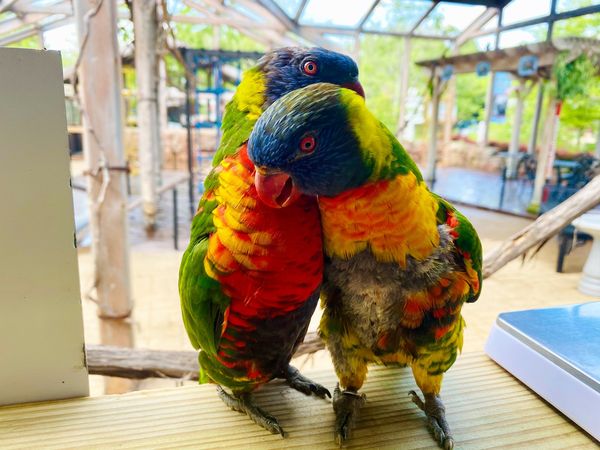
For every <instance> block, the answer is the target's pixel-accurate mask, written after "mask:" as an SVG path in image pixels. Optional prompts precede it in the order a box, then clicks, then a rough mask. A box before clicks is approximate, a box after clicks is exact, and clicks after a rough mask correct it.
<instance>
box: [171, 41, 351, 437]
mask: <svg viewBox="0 0 600 450" xmlns="http://www.w3.org/2000/svg"><path fill="white" fill-rule="evenodd" d="M357 76H358V69H357V67H356V64H355V63H354V61H353V60H352V59H350V58H349V57H347V56H344V55H341V54H338V53H334V52H330V51H327V50H323V49H301V48H283V49H279V50H275V51H273V52H270V53H267V54H266V55H265V56H264V57H263V58H261V60H260V61H259V62H258V64H257V65H256V66H255V67H254V68H252V69H250V70H248V71H246V72H245V74H244V76H243V79H242V82H241V83H240V85H239V86H238V88H237V91H236V93H235V95H234V97H233V99H232V100H231V102H230V103H229V104H228V105H227V107H226V110H225V118H224V122H223V127H222V129H223V138H222V143H221V145H220V147H219V149H218V152H217V153H216V155H215V158H214V163H213V165H214V166H215V167H214V168H213V170H212V171H211V173H210V174H209V175H208V177H207V179H206V181H205V193H204V195H203V197H202V199H201V200H200V203H199V206H198V211H197V213H196V215H195V217H194V219H193V221H192V228H191V238H190V243H189V246H188V248H187V250H186V251H185V253H184V254H183V258H182V261H181V266H180V270H179V294H180V297H181V308H182V313H183V322H184V324H185V328H186V330H187V333H188V336H189V338H190V340H191V342H192V344H193V346H194V347H195V348H196V349H200V353H199V363H200V381H201V382H213V383H216V384H218V385H219V386H218V388H217V390H218V393H219V396H220V397H221V398H222V399H223V401H224V402H225V403H226V404H227V405H228V406H230V407H231V408H232V409H235V410H237V411H240V412H244V413H246V414H248V416H249V417H250V418H251V419H252V420H254V421H255V422H256V423H258V424H259V425H261V426H263V427H264V428H266V429H267V430H269V431H271V432H272V433H280V434H282V435H283V434H284V433H283V430H282V428H281V426H280V425H279V423H278V422H277V420H276V419H275V418H274V417H272V416H270V415H269V414H267V413H266V412H264V411H262V410H261V409H260V408H258V407H257V406H255V405H254V403H253V402H252V398H251V392H252V391H253V390H254V389H256V388H257V387H259V386H261V385H262V384H265V383H267V382H268V381H270V380H271V379H273V378H278V377H279V378H284V379H286V380H287V382H288V384H289V385H290V386H291V387H293V388H295V389H297V390H299V391H301V392H304V393H305V394H307V395H310V394H311V393H314V394H316V395H317V396H320V397H324V396H325V395H329V396H331V395H330V394H329V391H327V389H325V388H324V387H322V386H319V385H318V384H316V383H313V382H312V381H310V380H308V379H307V378H305V377H303V376H302V375H301V374H300V373H299V372H298V370H296V369H295V368H294V367H292V366H290V365H289V362H290V359H291V357H292V355H293V354H294V352H295V349H296V347H297V346H298V345H299V344H300V343H301V342H302V340H303V339H304V336H305V334H306V330H307V328H308V324H309V321H310V318H311V316H312V314H313V312H314V309H315V307H316V304H317V302H318V298H319V290H320V285H321V281H322V271H323V248H322V236H321V232H320V222H319V211H318V206H317V204H316V201H315V200H314V198H311V197H307V196H301V197H300V198H298V199H296V200H297V201H296V202H295V203H294V204H293V205H291V206H290V207H289V208H287V209H286V210H285V211H283V210H275V209H272V208H270V207H267V206H265V205H264V204H263V203H262V202H260V201H259V199H258V197H257V194H256V188H255V186H254V166H253V165H252V163H251V162H250V161H249V160H248V157H247V150H246V141H247V139H248V137H249V135H250V132H251V131H252V128H253V126H254V123H255V122H256V120H257V119H258V118H259V117H260V115H261V114H262V112H263V110H264V109H265V108H266V107H268V106H269V105H270V104H271V103H272V102H273V101H274V100H276V99H277V98H279V97H281V96H282V95H284V94H286V93H288V92H290V91H292V90H293V89H296V88H299V87H303V86H306V85H308V84H311V83H316V82H320V81H324V80H325V81H328V82H331V83H339V84H344V85H347V86H349V87H351V88H353V89H355V91H356V92H359V93H362V87H361V86H360V84H359V82H358V79H357ZM222 386H224V387H227V388H228V389H229V390H231V394H230V393H228V392H227V391H225V390H224V389H223V388H222Z"/></svg>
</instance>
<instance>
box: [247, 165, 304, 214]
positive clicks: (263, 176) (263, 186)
mask: <svg viewBox="0 0 600 450" xmlns="http://www.w3.org/2000/svg"><path fill="white" fill-rule="evenodd" d="M254 184H255V186H256V192H257V193H258V197H259V198H260V199H261V200H262V201H263V203H265V204H266V205H268V206H270V207H271V208H285V207H286V206H288V205H291V204H292V203H294V202H295V201H296V200H297V199H298V197H300V191H298V189H296V186H294V181H293V180H292V178H291V177H290V176H289V175H288V174H287V173H285V172H273V171H270V170H267V169H264V168H262V167H257V168H256V174H255V175H254Z"/></svg>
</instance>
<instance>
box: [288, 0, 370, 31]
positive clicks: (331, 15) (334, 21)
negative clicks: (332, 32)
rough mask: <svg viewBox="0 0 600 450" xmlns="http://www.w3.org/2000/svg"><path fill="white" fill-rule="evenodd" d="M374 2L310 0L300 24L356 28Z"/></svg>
mask: <svg viewBox="0 0 600 450" xmlns="http://www.w3.org/2000/svg"><path fill="white" fill-rule="evenodd" d="M373 1H374V0H350V1H349V0H310V1H309V2H308V4H307V5H306V8H305V9H304V13H303V14H302V17H300V23H301V24H303V25H330V26H339V27H346V28H354V27H356V26H357V25H358V24H359V23H360V21H361V20H362V18H363V17H364V16H365V15H366V14H367V12H368V11H369V8H370V7H371V6H372V5H373Z"/></svg>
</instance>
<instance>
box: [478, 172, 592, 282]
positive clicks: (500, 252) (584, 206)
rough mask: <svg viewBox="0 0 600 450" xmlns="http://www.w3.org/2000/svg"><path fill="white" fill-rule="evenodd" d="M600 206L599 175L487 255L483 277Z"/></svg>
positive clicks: (484, 261)
mask: <svg viewBox="0 0 600 450" xmlns="http://www.w3.org/2000/svg"><path fill="white" fill-rule="evenodd" d="M599 204H600V176H597V177H595V178H593V179H592V181H590V182H589V183H588V184H587V185H586V186H584V187H583V188H581V189H580V190H579V191H578V192H577V193H576V194H575V195H573V196H572V197H569V198H568V199H567V200H565V201H564V202H562V203H561V204H560V205H558V206H556V207H555V208H553V209H551V210H550V211H548V212H547V213H545V214H542V215H541V216H540V217H538V218H537V220H536V221H535V222H533V223H532V224H530V225H529V226H527V227H525V228H524V229H522V230H521V231H519V232H518V233H516V234H515V235H513V236H512V237H510V238H509V239H507V240H506V241H504V242H503V243H502V244H501V245H500V247H498V248H496V249H495V250H493V251H492V252H490V253H488V254H487V255H486V256H485V258H484V259H483V277H484V278H487V277H489V276H491V275H492V274H493V273H495V272H496V271H497V270H498V269H501V268H502V267H504V266H505V265H506V264H508V263H509V262H510V261H512V260H513V259H515V258H518V257H519V256H521V255H524V254H525V253H526V252H527V251H528V250H530V249H531V248H533V247H535V246H536V245H539V244H541V243H542V242H545V241H546V240H548V239H550V238H551V237H552V236H554V235H555V234H557V233H558V232H559V231H560V230H561V229H562V228H564V227H566V226H567V225H569V224H570V223H571V222H572V221H573V220H574V219H576V218H577V217H579V216H581V215H582V214H584V213H585V212H587V211H589V210H590V209H592V208H594V207H595V206H597V205H599Z"/></svg>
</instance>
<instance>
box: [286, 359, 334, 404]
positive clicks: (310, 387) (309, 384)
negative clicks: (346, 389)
mask: <svg viewBox="0 0 600 450" xmlns="http://www.w3.org/2000/svg"><path fill="white" fill-rule="evenodd" d="M283 378H285V380H286V381H287V384H288V385H289V386H290V387H292V388H294V389H296V390H297V391H300V392H302V393H303V394H306V395H311V394H315V395H316V396H317V397H321V398H325V396H327V397H329V398H331V393H330V392H329V390H328V389H327V388H326V387H324V386H321V385H320V384H318V383H315V382H314V381H312V380H310V379H308V378H306V377H305V376H304V375H302V374H301V373H300V371H299V370H298V369H296V368H295V367H294V366H287V369H286V370H285V373H284V374H283Z"/></svg>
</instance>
